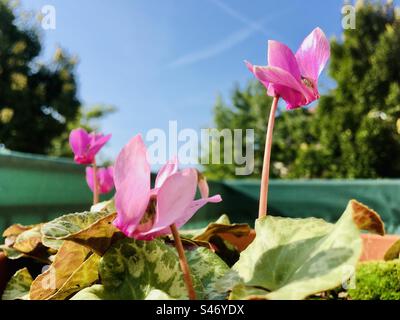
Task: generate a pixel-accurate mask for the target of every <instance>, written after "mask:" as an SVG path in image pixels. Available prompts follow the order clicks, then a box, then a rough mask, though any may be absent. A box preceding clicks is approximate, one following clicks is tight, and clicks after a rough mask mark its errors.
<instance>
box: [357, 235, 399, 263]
mask: <svg viewBox="0 0 400 320" xmlns="http://www.w3.org/2000/svg"><path fill="white" fill-rule="evenodd" d="M361 238H362V240H363V252H362V255H361V258H360V261H370V260H383V257H384V256H385V253H386V251H387V250H388V249H389V248H390V247H391V246H392V245H393V244H394V243H395V242H396V241H398V240H399V239H400V236H398V235H386V236H378V235H375V234H363V235H361Z"/></svg>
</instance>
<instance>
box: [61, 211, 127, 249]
mask: <svg viewBox="0 0 400 320" xmlns="http://www.w3.org/2000/svg"><path fill="white" fill-rule="evenodd" d="M115 217H116V213H111V214H109V215H107V216H105V217H103V218H101V219H99V220H97V221H96V222H95V223H93V224H91V225H90V226H88V227H87V228H84V229H82V230H81V231H78V232H76V233H73V234H71V235H69V236H68V237H66V238H65V240H70V241H74V242H76V243H79V244H81V245H83V246H85V247H87V248H89V249H91V250H93V251H94V252H96V253H97V254H98V255H100V256H102V255H103V254H104V253H105V252H106V251H107V250H108V248H109V247H110V245H111V242H112V240H113V236H114V234H116V233H120V232H119V230H118V229H117V228H116V227H115V226H114V225H113V224H112V222H113V221H114V219H115ZM121 234H122V233H121Z"/></svg>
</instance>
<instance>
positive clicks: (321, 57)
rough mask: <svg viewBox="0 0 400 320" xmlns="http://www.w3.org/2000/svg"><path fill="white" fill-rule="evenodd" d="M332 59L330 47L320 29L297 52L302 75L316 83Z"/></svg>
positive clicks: (311, 34)
mask: <svg viewBox="0 0 400 320" xmlns="http://www.w3.org/2000/svg"><path fill="white" fill-rule="evenodd" d="M329 57H330V45H329V41H328V39H327V38H326V36H325V34H324V32H323V31H322V30H321V29H320V28H316V29H314V30H313V31H312V32H311V33H310V34H309V35H308V36H307V37H306V38H305V39H304V41H303V43H302V44H301V46H300V48H299V50H298V51H297V52H296V60H297V63H298V65H299V67H300V70H301V73H302V74H303V75H304V76H305V77H308V78H310V79H312V80H314V81H315V82H317V81H318V77H319V75H320V74H321V72H322V70H323V69H324V67H325V65H326V63H327V62H328V60H329Z"/></svg>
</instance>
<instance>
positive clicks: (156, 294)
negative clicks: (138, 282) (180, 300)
mask: <svg viewBox="0 0 400 320" xmlns="http://www.w3.org/2000/svg"><path fill="white" fill-rule="evenodd" d="M144 300H176V299H174V298H171V296H169V295H168V294H166V293H165V292H164V291H161V290H158V289H153V290H151V291H150V292H149V294H148V295H147V297H146V298H144Z"/></svg>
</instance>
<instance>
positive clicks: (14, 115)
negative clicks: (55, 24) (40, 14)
mask: <svg viewBox="0 0 400 320" xmlns="http://www.w3.org/2000/svg"><path fill="white" fill-rule="evenodd" d="M41 51H42V45H41V39H40V27H39V24H38V23H34V22H33V20H32V18H25V15H24V12H22V11H21V8H20V7H14V6H13V5H12V4H11V2H10V1H5V0H2V1H0V88H1V89H0V143H1V144H3V145H5V147H6V148H8V149H11V150H16V151H23V152H31V153H49V152H50V151H51V150H52V149H53V145H52V144H53V140H54V139H55V138H56V137H59V136H60V135H62V134H63V133H64V132H65V131H66V129H67V128H68V126H69V124H70V122H71V121H75V120H76V117H77V114H78V112H79V109H80V102H79V100H78V98H77V84H76V78H75V65H76V60H75V59H73V58H71V57H70V56H69V55H67V54H66V53H65V52H64V51H63V50H61V49H57V50H56V52H55V54H54V58H53V59H52V61H50V62H49V63H41V62H39V60H38V59H39V56H40V53H41Z"/></svg>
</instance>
